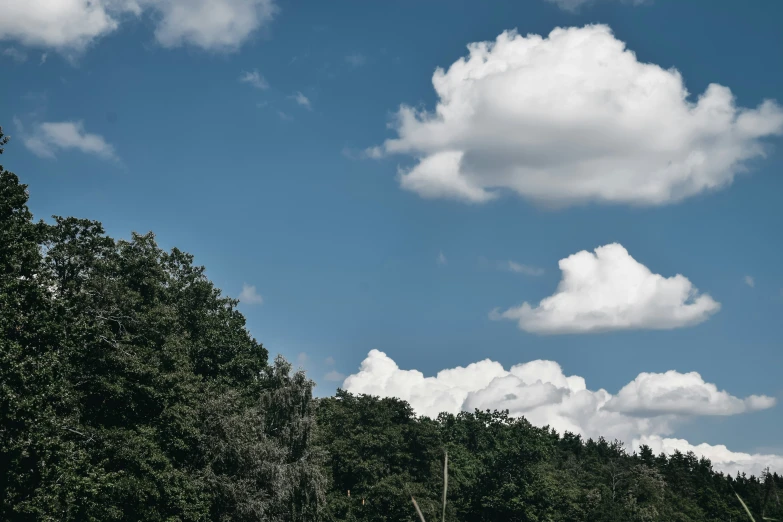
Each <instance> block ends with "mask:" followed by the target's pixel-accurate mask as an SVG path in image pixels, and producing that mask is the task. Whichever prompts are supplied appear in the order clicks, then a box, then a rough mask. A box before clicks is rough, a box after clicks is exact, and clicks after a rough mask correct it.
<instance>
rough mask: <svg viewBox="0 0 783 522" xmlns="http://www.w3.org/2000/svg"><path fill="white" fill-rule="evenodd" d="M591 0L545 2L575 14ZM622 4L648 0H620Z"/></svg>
mask: <svg viewBox="0 0 783 522" xmlns="http://www.w3.org/2000/svg"><path fill="white" fill-rule="evenodd" d="M591 1H592V0H547V2H549V3H550V4H556V5H557V6H558V7H559V8H560V9H562V10H563V11H568V12H571V13H576V12H577V11H579V8H580V7H582V6H583V5H585V4H588V3H590V2H591ZM620 1H621V2H622V3H624V4H633V5H641V4H644V3H646V2H648V0H620Z"/></svg>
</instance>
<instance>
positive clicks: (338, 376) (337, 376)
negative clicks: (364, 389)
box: [324, 370, 345, 382]
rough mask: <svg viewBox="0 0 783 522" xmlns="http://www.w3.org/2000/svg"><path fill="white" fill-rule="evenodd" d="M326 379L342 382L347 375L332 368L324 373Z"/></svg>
mask: <svg viewBox="0 0 783 522" xmlns="http://www.w3.org/2000/svg"><path fill="white" fill-rule="evenodd" d="M324 380H325V381H329V382H341V381H344V380H345V375H344V374H342V373H340V372H338V371H336V370H332V371H330V372H329V373H327V374H326V375H324Z"/></svg>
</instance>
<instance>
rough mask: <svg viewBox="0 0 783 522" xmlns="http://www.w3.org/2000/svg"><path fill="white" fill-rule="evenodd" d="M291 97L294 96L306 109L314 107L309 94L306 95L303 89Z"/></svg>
mask: <svg viewBox="0 0 783 522" xmlns="http://www.w3.org/2000/svg"><path fill="white" fill-rule="evenodd" d="M290 97H291V98H293V100H294V101H295V102H296V103H297V104H298V105H301V106H302V107H304V108H305V109H312V106H311V104H310V99H309V98H308V97H307V96H305V95H304V94H302V93H301V91H299V92H295V93H294V94H292V95H291V96H290Z"/></svg>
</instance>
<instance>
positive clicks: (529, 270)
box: [504, 261, 544, 277]
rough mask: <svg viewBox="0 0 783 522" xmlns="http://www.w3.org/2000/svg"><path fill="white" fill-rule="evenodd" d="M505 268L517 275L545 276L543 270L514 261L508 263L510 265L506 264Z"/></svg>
mask: <svg viewBox="0 0 783 522" xmlns="http://www.w3.org/2000/svg"><path fill="white" fill-rule="evenodd" d="M504 268H505V269H506V270H510V271H511V272H515V273H517V274H525V275H529V276H534V277H538V276H540V275H544V269H543V268H538V267H535V266H530V265H523V264H521V263H516V262H514V261H508V263H505V264H504Z"/></svg>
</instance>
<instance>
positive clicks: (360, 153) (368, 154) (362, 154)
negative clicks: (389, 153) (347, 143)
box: [340, 147, 383, 160]
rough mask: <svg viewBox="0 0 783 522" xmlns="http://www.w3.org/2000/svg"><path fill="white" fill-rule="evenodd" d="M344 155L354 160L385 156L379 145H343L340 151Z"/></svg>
mask: <svg viewBox="0 0 783 522" xmlns="http://www.w3.org/2000/svg"><path fill="white" fill-rule="evenodd" d="M340 152H341V154H342V155H343V156H345V157H346V158H348V159H352V160H360V159H368V158H369V159H380V158H382V157H383V151H382V150H381V149H380V148H379V147H371V148H369V149H364V150H362V149H355V148H352V147H343V149H342V151H340Z"/></svg>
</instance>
